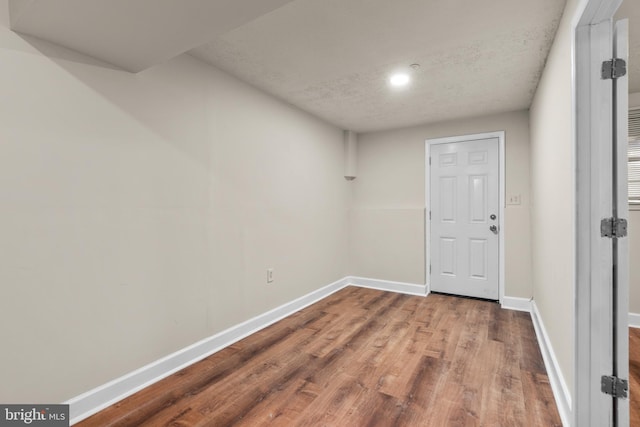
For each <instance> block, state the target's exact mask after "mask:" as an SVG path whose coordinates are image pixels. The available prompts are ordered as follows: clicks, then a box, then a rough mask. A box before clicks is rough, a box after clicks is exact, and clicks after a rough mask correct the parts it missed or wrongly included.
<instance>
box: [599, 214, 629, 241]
mask: <svg viewBox="0 0 640 427" xmlns="http://www.w3.org/2000/svg"><path fill="white" fill-rule="evenodd" d="M600 235H601V236H602V237H609V238H611V239H617V238H620V237H625V236H626V235H627V220H626V219H623V218H604V219H603V220H602V221H600Z"/></svg>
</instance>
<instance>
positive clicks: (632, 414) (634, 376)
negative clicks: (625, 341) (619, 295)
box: [629, 328, 640, 426]
mask: <svg viewBox="0 0 640 427" xmlns="http://www.w3.org/2000/svg"><path fill="white" fill-rule="evenodd" d="M629 418H630V423H629V424H630V425H631V426H640V329H638V328H629Z"/></svg>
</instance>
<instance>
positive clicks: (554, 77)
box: [530, 0, 578, 394]
mask: <svg viewBox="0 0 640 427" xmlns="http://www.w3.org/2000/svg"><path fill="white" fill-rule="evenodd" d="M577 4H578V0H569V1H568V2H567V5H566V7H565V12H564V15H563V17H562V21H561V22H560V26H559V28H558V32H557V35H556V39H555V41H554V43H553V47H552V49H551V52H550V54H549V57H548V59H547V64H546V66H545V69H544V73H543V76H542V79H541V80H540V83H539V85H538V89H537V91H536V94H535V97H534V101H533V104H532V106H531V109H530V128H531V200H532V204H531V224H532V230H531V235H532V255H533V297H534V300H535V302H536V305H537V307H538V309H539V311H540V315H541V317H542V321H543V323H544V325H545V327H546V329H547V332H548V334H549V338H550V340H551V343H552V345H553V350H554V352H555V354H556V356H557V359H558V362H559V364H560V368H561V370H562V375H563V376H564V379H565V381H566V384H567V386H568V387H569V389H570V390H573V376H574V372H573V365H574V362H573V361H574V345H573V344H574V329H573V325H574V282H575V274H574V269H575V249H574V244H575V243H574V242H575V234H574V231H573V230H574V225H575V210H574V204H575V197H574V193H575V179H574V175H575V166H574V160H573V134H572V122H573V118H572V97H573V95H572V89H571V87H572V86H571V85H572V83H571V81H572V80H571V79H572V65H571V58H572V52H571V37H572V27H571V20H572V18H573V16H574V15H575V13H576V8H577ZM571 393H572V394H573V391H571Z"/></svg>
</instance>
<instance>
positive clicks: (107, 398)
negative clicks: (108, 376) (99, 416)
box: [64, 277, 349, 424]
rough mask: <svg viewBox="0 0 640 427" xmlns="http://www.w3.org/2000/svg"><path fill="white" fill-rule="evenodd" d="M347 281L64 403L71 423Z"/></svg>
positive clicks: (267, 313)
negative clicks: (66, 405)
mask: <svg viewBox="0 0 640 427" xmlns="http://www.w3.org/2000/svg"><path fill="white" fill-rule="evenodd" d="M347 279H348V278H346V277H345V278H343V279H340V280H338V281H336V282H334V283H332V284H330V285H327V286H325V287H323V288H320V289H317V290H315V291H313V292H311V293H308V294H307V295H304V296H302V297H300V298H298V299H295V300H293V301H290V302H288V303H286V304H283V305H281V306H279V307H277V308H274V309H273V310H270V311H268V312H266V313H263V314H260V315H258V316H256V317H254V318H252V319H249V320H247V321H245V322H242V323H240V324H238V325H236V326H232V327H231V328H229V329H226V330H224V331H222V332H220V333H217V334H215V335H213V336H211V337H208V338H205V339H203V340H201V341H198V342H197V343H195V344H192V345H190V346H188V347H185V348H183V349H181V350H178V351H176V352H175V353H172V354H170V355H168V356H165V357H163V358H162V359H159V360H157V361H155V362H152V363H150V364H148V365H146V366H143V367H141V368H139V369H136V370H135V371H133V372H130V373H128V374H126V375H124V376H122V377H120V378H116V379H115V380H113V381H110V382H108V383H106V384H104V385H101V386H99V387H96V388H94V389H93V390H90V391H88V392H86V393H83V394H81V395H80V396H76V397H74V398H72V399H70V400H68V401H66V402H64V403H66V404H69V405H70V418H71V424H75V423H77V422H80V421H82V420H83V419H85V418H87V417H89V416H91V415H93V414H95V413H96V412H99V411H101V410H102V409H104V408H106V407H108V406H110V405H113V404H114V403H116V402H118V401H120V400H122V399H124V398H125V397H127V396H130V395H132V394H134V393H135V392H137V391H140V390H142V389H143V388H145V387H148V386H149V385H151V384H153V383H155V382H157V381H160V380H161V379H163V378H165V377H167V376H169V375H171V374H173V373H175V372H177V371H179V370H180V369H183V368H185V367H187V366H189V365H191V364H193V363H196V362H198V361H200V360H202V359H204V358H205V357H207V356H210V355H211V354H213V353H216V352H218V351H220V350H222V349H223V348H225V347H227V346H229V345H231V344H233V343H235V342H237V341H239V340H241V339H243V338H245V337H247V336H249V335H251V334H253V333H255V332H257V331H259V330H261V329H263V328H266V327H267V326H269V325H271V324H273V323H275V322H277V321H279V320H281V319H283V318H285V317H287V316H289V315H291V314H293V313H295V312H297V311H299V310H302V309H303V308H305V307H307V306H309V305H311V304H313V303H315V302H317V301H320V300H321V299H323V298H326V297H328V296H329V295H331V294H333V293H335V292H337V291H339V290H340V289H342V288H344V287H346V286H348V283H349V281H348V280H347Z"/></svg>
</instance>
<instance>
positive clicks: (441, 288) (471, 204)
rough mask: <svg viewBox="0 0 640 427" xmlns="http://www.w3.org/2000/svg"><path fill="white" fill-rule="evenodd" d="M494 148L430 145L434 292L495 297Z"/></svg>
mask: <svg viewBox="0 0 640 427" xmlns="http://www.w3.org/2000/svg"><path fill="white" fill-rule="evenodd" d="M498 144H499V141H498V138H487V139H479V140H472V141H463V142H449V143H440V144H432V145H431V146H430V155H431V168H430V176H429V177H430V179H429V182H430V202H431V203H430V209H431V228H430V229H431V236H430V238H429V239H430V242H431V245H430V246H431V248H432V254H431V276H430V278H431V289H432V290H433V291H436V292H446V293H451V294H457V295H466V296H473V297H480V298H487V299H495V300H497V299H498V297H499V288H498V280H499V265H498V262H499V237H498V234H497V233H498V232H499V229H498V225H499V224H500V218H499V214H500V211H499V193H498V192H499V171H498V164H499V163H498V156H499V154H498V151H499V148H498ZM491 226H495V227H496V233H494V232H492V231H491V229H490V227H491Z"/></svg>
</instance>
